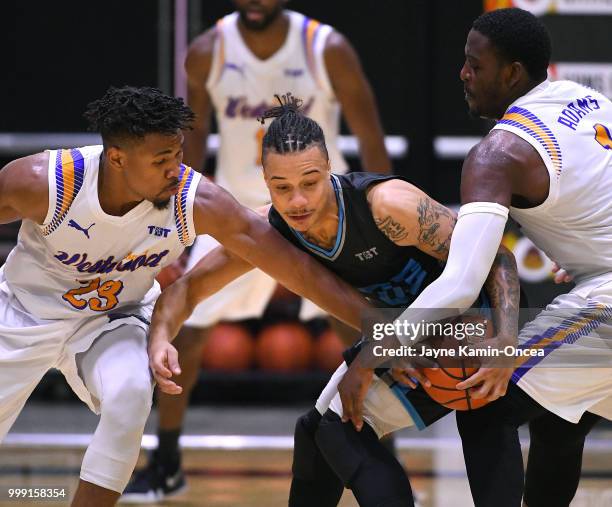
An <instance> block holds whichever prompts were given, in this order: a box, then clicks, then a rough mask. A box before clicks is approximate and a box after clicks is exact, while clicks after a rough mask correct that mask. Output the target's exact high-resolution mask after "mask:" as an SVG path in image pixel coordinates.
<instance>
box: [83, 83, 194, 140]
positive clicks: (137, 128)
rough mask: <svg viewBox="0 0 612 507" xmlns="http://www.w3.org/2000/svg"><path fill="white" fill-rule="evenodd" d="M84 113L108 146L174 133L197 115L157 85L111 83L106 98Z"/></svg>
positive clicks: (93, 128) (186, 127)
mask: <svg viewBox="0 0 612 507" xmlns="http://www.w3.org/2000/svg"><path fill="white" fill-rule="evenodd" d="M83 116H84V117H85V119H86V120H87V121H88V122H89V130H90V131H93V132H99V133H100V134H101V135H102V140H103V142H104V145H105V146H107V144H108V143H115V142H118V141H121V140H134V139H142V138H144V137H145V136H146V135H147V134H162V135H173V134H176V132H177V130H179V129H181V130H182V129H190V128H191V126H190V124H191V122H192V121H193V120H194V118H195V115H194V113H193V111H192V110H191V108H189V106H187V105H185V104H184V103H183V99H181V98H175V97H170V96H169V95H165V94H164V93H162V92H161V91H160V90H158V89H157V88H149V87H142V88H136V87H133V86H124V87H122V88H115V87H112V86H111V87H110V88H109V89H108V91H107V92H106V93H105V94H104V96H103V97H102V98H100V99H98V100H94V101H93V102H91V103H89V104H88V105H87V109H86V111H85V114H84V115H83Z"/></svg>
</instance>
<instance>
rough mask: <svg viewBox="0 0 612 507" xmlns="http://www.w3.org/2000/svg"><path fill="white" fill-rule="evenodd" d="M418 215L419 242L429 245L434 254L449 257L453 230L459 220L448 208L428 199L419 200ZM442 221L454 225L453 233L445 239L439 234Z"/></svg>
mask: <svg viewBox="0 0 612 507" xmlns="http://www.w3.org/2000/svg"><path fill="white" fill-rule="evenodd" d="M417 214H418V220H419V230H418V234H419V235H418V240H419V242H420V243H421V244H424V245H428V246H429V247H430V248H431V249H432V250H433V251H434V252H436V253H438V254H440V255H442V256H448V250H449V248H450V241H451V235H452V229H453V228H454V227H455V224H456V223H457V218H456V217H455V216H454V215H453V214H452V213H451V212H450V211H449V210H448V209H447V208H445V207H444V206H442V205H440V204H438V203H433V202H432V201H431V199H428V198H427V197H424V198H421V199H419V203H418V205H417ZM442 221H450V222H451V223H452V227H451V232H450V233H449V234H447V235H446V236H445V237H444V236H443V237H441V236H440V233H439V229H440V223H441V222H442Z"/></svg>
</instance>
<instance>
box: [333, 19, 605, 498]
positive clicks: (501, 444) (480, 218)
mask: <svg viewBox="0 0 612 507" xmlns="http://www.w3.org/2000/svg"><path fill="white" fill-rule="evenodd" d="M550 54H551V42H550V38H549V36H548V33H547V32H546V29H545V28H544V26H543V25H542V23H541V22H540V21H539V20H538V19H537V18H536V17H534V16H533V15H532V14H530V13H528V12H526V11H523V10H520V9H501V10H497V11H492V12H489V13H487V14H484V15H482V16H481V17H479V18H478V19H477V20H476V21H475V22H474V23H473V25H472V29H471V31H470V32H469V34H468V37H467V43H466V46H465V55H466V61H465V63H464V65H463V68H462V69H461V74H460V76H461V80H462V81H463V83H464V88H465V98H466V100H467V103H468V106H469V109H470V113H471V114H472V115H474V116H480V117H485V118H492V119H497V120H498V123H497V125H496V126H495V127H494V128H493V130H492V131H491V132H490V133H489V134H488V135H487V136H486V137H485V138H484V139H483V140H482V141H481V142H480V143H479V144H478V145H477V146H475V147H474V148H473V149H472V150H471V151H470V153H469V154H468V156H467V158H466V160H465V163H464V166H463V174H462V188H461V196H462V202H463V206H462V208H461V209H460V211H459V219H458V222H457V225H456V227H455V229H454V232H453V236H452V242H451V247H450V253H449V258H448V262H447V264H446V267H445V270H444V273H443V274H442V275H441V276H440V277H439V278H438V279H437V280H436V281H435V282H434V283H432V284H431V285H429V286H428V287H427V289H425V291H423V293H422V294H421V295H420V296H419V298H417V300H416V301H415V302H414V306H415V307H416V308H445V307H463V306H464V305H466V304H470V301H472V300H473V299H474V298H476V296H477V295H478V293H479V290H480V286H481V285H482V283H483V281H484V280H485V278H486V276H487V273H488V270H489V268H490V266H491V263H492V262H493V258H494V254H495V251H496V250H497V247H498V245H499V240H500V238H501V236H502V233H503V229H504V225H505V223H506V220H507V215H508V213H510V215H511V216H512V217H513V218H514V219H515V220H516V221H517V222H518V223H519V224H521V226H522V228H523V232H524V233H525V234H526V235H527V237H529V238H530V239H531V240H532V241H533V242H534V243H535V244H536V245H537V246H538V247H539V248H541V249H542V250H544V251H545V252H546V253H547V255H548V256H549V257H550V258H552V259H555V260H556V261H557V262H558V264H559V265H561V266H563V268H565V269H566V270H567V273H569V275H571V276H573V277H574V280H575V282H576V286H575V288H574V289H572V290H571V291H570V292H569V293H567V294H563V295H561V296H559V297H557V298H556V299H555V300H554V301H553V302H552V304H551V305H549V306H548V307H547V308H546V309H545V310H543V311H542V312H541V313H540V314H539V315H538V316H537V318H536V319H535V320H533V321H532V322H531V323H529V324H528V325H527V326H525V327H524V328H523V329H522V331H521V333H520V335H519V346H520V348H522V349H533V350H538V349H540V350H543V352H544V355H543V356H538V357H535V358H531V359H529V360H525V359H523V360H521V361H518V362H517V366H518V369H516V371H515V372H514V373H513V374H512V378H511V381H510V385H509V387H508V393H507V394H506V395H505V396H504V397H503V398H501V399H499V400H497V401H495V402H494V403H491V404H490V405H487V406H486V407H484V408H482V409H479V410H476V411H473V412H464V413H457V422H458V425H459V429H460V433H461V436H462V439H463V448H464V455H465V460H466V465H467V470H468V477H469V479H470V486H471V490H472V494H473V496H474V502H475V504H476V505H477V506H478V507H481V506H496V507H504V506H509V507H510V506H511V507H518V506H520V505H521V498H522V496H523V473H524V472H523V463H522V459H521V449H520V444H519V439H518V433H517V427H518V426H519V425H521V424H523V423H525V422H528V421H529V422H530V430H531V436H532V448H531V450H530V459H529V463H528V467H527V482H526V486H525V503H526V505H528V507H551V506H559V507H561V506H564V507H565V506H568V505H569V504H570V502H571V499H572V498H573V496H574V494H575V492H576V488H577V485H578V481H579V477H580V467H581V460H582V450H583V445H584V439H585V435H586V434H587V433H588V431H589V430H590V429H591V428H592V426H593V425H594V424H595V422H596V421H597V420H598V419H599V416H603V417H605V418H607V419H612V369H611V368H610V365H612V327H611V315H612V308H611V307H612V272H611V269H612V268H611V267H612V176H611V174H612V172H611V171H612V135H611V132H612V103H611V102H610V100H609V99H607V98H606V97H604V96H603V95H602V94H601V93H599V92H597V91H595V90H593V89H591V88H587V87H584V86H581V85H579V84H577V83H574V82H571V81H558V82H550V81H548V80H547V68H548V64H549V59H550ZM457 287H461V289H460V290H457ZM486 375H487V372H486V371H485V372H478V373H476V374H475V375H474V376H472V377H471V378H470V379H468V380H467V381H465V382H462V383H461V384H460V385H459V387H461V388H468V387H470V386H473V385H476V384H478V383H479V382H482V381H483V379H484V378H485V377H486ZM347 379H348V380H347ZM345 380H347V382H346V383H345V385H343V386H342V385H341V390H344V396H345V399H346V401H347V405H348V406H349V407H352V406H354V405H355V403H357V404H358V403H359V399H360V398H361V397H362V396H361V395H360V394H359V390H360V389H363V388H364V387H363V386H364V385H367V382H368V377H367V375H366V373H364V371H359V370H358V369H357V368H355V369H353V371H351V369H349V373H348V374H347V375H346V376H345ZM345 408H346V405H345ZM352 415H353V416H354V414H352ZM536 452H537V453H538V455H539V458H538V459H535V458H534V454H535V453H536ZM532 458H534V459H532Z"/></svg>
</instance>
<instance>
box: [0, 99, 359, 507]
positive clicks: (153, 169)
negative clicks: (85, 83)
mask: <svg viewBox="0 0 612 507" xmlns="http://www.w3.org/2000/svg"><path fill="white" fill-rule="evenodd" d="M86 117H87V118H88V120H89V121H90V124H91V127H92V128H93V129H94V130H96V131H98V132H100V134H101V135H102V139H103V143H104V144H103V146H87V147H84V148H78V149H77V148H74V149H68V150H57V151H55V150H53V151H49V152H44V153H39V154H36V155H31V156H28V157H25V158H21V159H18V160H15V161H13V162H11V163H9V164H8V165H7V166H6V167H4V168H3V170H2V171H1V172H0V222H10V221H13V220H17V219H23V224H22V227H21V230H20V233H19V239H18V243H17V246H16V247H15V248H14V249H13V250H12V251H11V253H10V255H9V257H8V260H7V262H6V264H5V265H4V266H3V267H2V269H1V270H0V437H2V438H3V437H4V436H5V435H6V433H7V432H8V430H9V428H10V427H11V425H12V424H13V422H14V421H15V419H16V418H17V416H18V414H19V412H20V411H21V409H22V408H23V406H24V404H25V402H26V400H27V398H28V396H29V395H30V393H31V392H32V391H33V389H34V388H35V387H36V385H37V384H38V382H39V381H40V379H41V378H42V376H43V375H44V374H45V373H46V372H47V370H49V369H50V368H54V367H56V368H59V369H60V370H61V371H62V372H63V373H64V376H65V377H66V379H67V380H68V382H69V384H70V385H71V387H72V389H73V390H74V392H75V393H76V394H77V395H78V396H79V397H80V398H81V399H82V400H83V401H84V402H85V403H86V404H87V405H88V406H89V407H90V408H91V409H92V410H93V411H95V412H96V413H99V414H100V423H99V425H98V427H97V429H96V432H95V435H94V437H93V440H92V442H91V444H90V445H89V447H88V449H87V452H86V453H85V457H84V459H83V466H82V469H81V480H80V483H79V487H78V490H77V492H76V495H75V498H74V501H73V505H75V506H87V507H91V506H94V507H95V506H108V505H114V503H115V502H116V500H117V498H118V497H119V494H120V492H121V491H122V490H123V488H124V487H125V485H126V483H127V481H128V479H129V476H130V474H131V472H132V470H133V467H134V465H135V463H136V459H137V458H138V453H139V450H140V442H141V438H142V432H143V429H144V424H145V421H146V418H147V416H148V414H149V410H150V407H151V396H152V382H151V376H150V373H149V369H148V358H147V354H146V343H147V337H146V333H147V331H148V319H149V318H150V315H151V312H152V306H153V303H154V301H155V299H156V297H157V296H158V294H159V289H158V286H157V285H156V284H154V277H155V275H156V274H157V273H159V271H160V269H161V268H162V266H164V265H165V264H167V263H168V262H171V261H172V260H174V259H176V258H177V257H178V255H180V253H181V252H182V251H183V249H184V247H185V246H187V245H189V244H190V243H192V242H193V239H194V238H195V235H196V234H198V233H201V234H204V233H207V234H211V235H213V236H214V237H216V238H218V239H219V240H220V241H221V243H223V244H224V245H225V246H226V247H228V248H229V249H230V250H232V251H233V252H238V251H240V253H239V255H244V256H245V258H247V259H249V262H253V263H255V264H259V265H260V267H262V268H263V269H266V270H267V271H269V272H270V274H272V275H273V276H277V277H278V278H279V279H284V282H283V283H286V284H287V286H288V287H291V288H292V290H294V291H297V292H298V293H299V292H303V295H304V296H306V297H310V298H311V299H313V300H314V301H315V302H317V303H319V304H321V305H322V306H327V302H330V303H331V304H330V305H329V306H328V308H327V310H328V311H330V312H332V313H334V314H337V315H338V317H340V318H342V319H343V320H345V321H346V322H348V323H350V324H352V325H353V326H355V327H359V326H360V313H361V310H363V309H364V308H366V306H367V304H366V302H365V300H363V298H362V297H361V296H359V295H358V293H357V292H356V291H354V289H351V288H350V287H348V286H347V285H346V284H344V283H343V282H340V281H339V280H337V279H336V278H335V277H333V276H332V275H330V274H329V273H328V272H327V271H326V270H325V269H322V267H321V266H320V264H319V263H317V262H313V261H312V259H311V258H310V257H309V256H308V255H306V254H304V253H302V252H300V251H299V250H298V249H295V248H293V247H290V245H289V244H288V243H287V242H286V241H285V240H283V239H282V238H281V237H280V236H279V235H278V233H276V231H274V230H273V229H272V228H271V227H270V226H269V224H268V223H267V221H265V220H263V219H261V218H259V217H258V216H256V215H255V214H254V213H252V212H250V211H249V210H248V209H246V208H243V207H242V206H240V205H239V204H238V203H237V202H236V201H235V200H234V199H233V198H232V197H231V196H230V195H229V194H228V193H227V192H225V191H224V190H223V189H221V188H220V187H218V186H216V185H214V184H213V183H210V182H208V181H207V180H206V179H201V178H200V175H199V174H198V173H196V172H194V171H192V170H191V169H190V168H188V167H186V166H184V165H182V164H181V160H182V153H183V151H182V144H183V134H182V132H181V129H184V128H188V126H189V123H190V122H191V120H192V119H193V112H192V111H191V110H190V109H189V108H188V107H187V106H185V105H184V104H183V101H182V100H181V99H175V98H172V97H169V96H166V95H163V94H162V93H161V92H160V91H159V90H156V89H153V88H131V87H125V88H120V89H116V88H111V89H110V90H109V91H108V92H107V93H106V94H105V95H104V97H102V98H101V99H100V100H97V101H95V102H93V103H91V104H90V105H89V106H88V110H87V113H86ZM227 214H230V216H231V217H232V220H231V221H228V220H227V219H226V217H227ZM260 242H261V243H263V244H265V245H264V246H263V248H257V247H256V246H257V244H258V243H260ZM285 247H290V248H289V249H288V250H287V252H286V253H285V255H284V256H283V258H282V259H278V258H275V256H274V253H275V252H276V251H279V249H283V248H284V249H286V248H285ZM266 250H267V254H266V255H264V254H263V252H264V251H266ZM302 267H304V269H307V270H308V273H307V272H306V271H301V269H302ZM311 276H312V277H313V278H310V277H311ZM309 280H316V288H315V284H314V282H312V281H309ZM326 282H327V283H329V285H327V287H325V288H324V289H321V284H323V285H324V286H325V285H326ZM302 289H303V290H302ZM319 295H321V296H322V299H321V297H319Z"/></svg>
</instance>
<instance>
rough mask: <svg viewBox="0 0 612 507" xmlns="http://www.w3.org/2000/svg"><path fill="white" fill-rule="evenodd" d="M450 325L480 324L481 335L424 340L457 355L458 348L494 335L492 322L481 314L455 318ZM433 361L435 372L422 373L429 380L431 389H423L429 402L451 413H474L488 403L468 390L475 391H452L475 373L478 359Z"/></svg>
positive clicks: (426, 370) (456, 358)
mask: <svg viewBox="0 0 612 507" xmlns="http://www.w3.org/2000/svg"><path fill="white" fill-rule="evenodd" d="M452 323H453V325H454V324H457V323H463V324H468V323H472V324H474V325H476V324H479V325H480V326H482V327H480V329H484V335H482V336H471V337H469V338H467V339H466V340H467V341H463V340H457V339H456V338H455V337H453V336H448V337H437V336H434V337H430V338H428V340H427V341H428V342H430V343H431V344H432V345H434V346H435V347H436V348H443V349H447V350H450V349H453V350H455V351H456V353H457V354H458V351H459V348H460V346H461V345H468V344H469V343H475V342H478V341H483V340H486V339H487V338H491V337H493V336H494V334H495V330H494V328H493V322H491V320H490V319H486V318H485V317H484V316H482V315H469V316H468V315H462V316H461V317H458V318H457V319H453V320H452ZM436 362H437V363H438V364H439V369H438V370H432V369H430V368H426V369H425V370H424V373H425V376H426V377H427V378H428V379H429V380H430V381H431V387H426V386H423V388H424V389H425V391H427V394H429V396H431V398H432V399H434V400H435V401H437V402H438V403H440V404H441V405H444V406H445V407H448V408H450V409H453V410H474V409H476V408H480V407H482V406H484V405H486V404H487V403H489V402H488V401H487V400H485V399H482V398H478V399H474V398H472V396H471V391H473V389H474V388H470V389H467V390H461V389H456V388H455V386H456V385H457V384H458V383H459V382H462V381H463V380H465V379H467V378H468V377H470V376H471V375H473V374H474V373H476V372H477V371H478V368H479V364H480V361H479V359H478V358H477V357H461V356H457V357H439V358H438V359H436Z"/></svg>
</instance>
